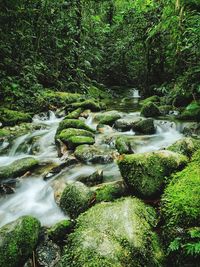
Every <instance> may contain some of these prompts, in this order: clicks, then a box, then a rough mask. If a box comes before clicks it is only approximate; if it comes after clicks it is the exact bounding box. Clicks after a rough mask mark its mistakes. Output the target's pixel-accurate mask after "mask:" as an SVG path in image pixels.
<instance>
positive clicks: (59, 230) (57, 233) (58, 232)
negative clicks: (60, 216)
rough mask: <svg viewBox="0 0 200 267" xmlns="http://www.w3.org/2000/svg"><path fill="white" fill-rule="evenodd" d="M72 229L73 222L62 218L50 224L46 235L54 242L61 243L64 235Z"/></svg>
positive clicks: (64, 237)
mask: <svg viewBox="0 0 200 267" xmlns="http://www.w3.org/2000/svg"><path fill="white" fill-rule="evenodd" d="M72 229H73V222H72V221H70V220H63V221H61V222H58V223H57V224H55V225H54V226H52V227H51V228H50V229H49V230H48V231H47V233H48V236H49V237H50V239H51V240H53V241H54V242H56V243H62V242H63V241H64V240H65V239H66V236H67V235H68V234H69V233H71V231H72Z"/></svg>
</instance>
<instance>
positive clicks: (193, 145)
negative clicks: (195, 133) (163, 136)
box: [167, 137, 200, 158]
mask: <svg viewBox="0 0 200 267" xmlns="http://www.w3.org/2000/svg"><path fill="white" fill-rule="evenodd" d="M198 149H200V140H198V139H194V138H191V137H186V138H182V139H180V140H178V141H176V142H175V143H174V144H172V145H171V146H169V147H168V148H167V150H171V151H173V152H177V153H180V154H183V155H185V156H186V157H188V158H191V157H192V155H193V154H194V153H195V152H196V151H197V150H198Z"/></svg>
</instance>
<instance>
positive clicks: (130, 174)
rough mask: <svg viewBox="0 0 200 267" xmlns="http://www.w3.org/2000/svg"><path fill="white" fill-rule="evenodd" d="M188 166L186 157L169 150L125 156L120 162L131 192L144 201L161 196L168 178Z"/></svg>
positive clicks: (121, 170)
mask: <svg viewBox="0 0 200 267" xmlns="http://www.w3.org/2000/svg"><path fill="white" fill-rule="evenodd" d="M186 164H187V158H186V157H185V156H183V155H181V154H178V153H174V152H172V151H167V150H163V151H156V152H149V153H142V154H134V155H124V156H123V157H122V158H121V159H120V160H119V161H118V165H119V168H120V172H121V175H122V177H123V179H124V181H125V182H126V184H127V186H128V188H129V190H130V192H131V193H132V194H135V195H137V196H139V197H141V198H144V199H149V198H154V197H157V196H159V195H160V194H161V193H162V190H163V188H164V185H165V179H166V177H169V176H170V175H171V174H172V173H173V172H176V171H178V170H181V169H182V168H183V167H184V166H185V165H186Z"/></svg>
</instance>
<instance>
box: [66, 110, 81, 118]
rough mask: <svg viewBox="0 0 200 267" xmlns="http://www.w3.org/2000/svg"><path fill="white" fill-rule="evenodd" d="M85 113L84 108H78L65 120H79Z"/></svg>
mask: <svg viewBox="0 0 200 267" xmlns="http://www.w3.org/2000/svg"><path fill="white" fill-rule="evenodd" d="M82 112H83V109H82V108H77V109H75V110H74V111H72V112H70V113H69V114H68V115H67V116H65V118H64V120H65V119H78V118H79V117H80V115H81V113H82Z"/></svg>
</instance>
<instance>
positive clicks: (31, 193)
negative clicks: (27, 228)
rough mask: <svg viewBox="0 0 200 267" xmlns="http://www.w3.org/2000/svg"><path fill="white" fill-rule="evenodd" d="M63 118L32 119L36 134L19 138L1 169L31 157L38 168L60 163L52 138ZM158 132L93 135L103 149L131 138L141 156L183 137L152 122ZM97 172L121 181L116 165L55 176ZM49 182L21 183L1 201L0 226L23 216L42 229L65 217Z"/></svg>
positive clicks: (34, 178) (1, 159) (35, 178)
mask: <svg viewBox="0 0 200 267" xmlns="http://www.w3.org/2000/svg"><path fill="white" fill-rule="evenodd" d="M138 115H139V114H138V113H129V114H124V117H126V116H127V117H133V116H136V117H137V116H138ZM93 118H94V114H91V115H90V116H89V117H88V118H87V119H86V121H85V122H86V124H87V125H89V126H91V127H93V128H95V127H96V123H95V121H94V119H93ZM61 120H62V118H57V117H56V116H55V114H54V113H53V112H50V113H49V116H47V115H44V114H43V115H41V116H39V115H38V116H35V117H34V119H33V124H35V125H37V126H38V128H39V130H35V131H33V132H31V133H27V134H25V135H23V136H20V137H18V138H17V139H16V140H15V141H14V142H13V144H12V147H11V148H10V150H9V151H8V153H7V154H6V155H1V156H0V166H6V165H8V164H10V163H12V162H13V161H15V160H16V159H20V158H24V157H28V156H32V157H35V158H37V159H38V160H39V161H40V163H41V164H43V165H45V164H46V165H47V164H49V163H51V162H53V163H57V164H59V163H61V159H59V158H58V156H57V151H56V147H55V144H54V137H55V133H56V129H57V127H58V125H59V122H60V121H61ZM155 124H156V128H157V132H156V134H154V135H150V136H136V135H135V133H134V132H133V131H128V132H125V133H121V132H118V131H117V130H115V129H113V128H111V127H109V126H108V127H107V128H106V129H105V131H104V133H103V134H97V135H96V143H97V144H98V145H105V144H104V139H105V138H109V137H112V136H115V135H121V134H123V135H131V136H132V137H133V138H135V140H136V141H137V147H136V152H137V153H143V152H147V151H154V150H159V149H161V148H164V147H166V146H168V145H170V144H172V143H174V142H175V141H177V140H178V139H180V138H181V137H182V134H181V133H180V132H179V131H178V129H177V126H176V124H175V123H172V122H167V121H155ZM97 169H103V171H104V175H105V180H106V181H111V180H119V179H121V176H120V173H119V170H118V167H117V164H116V163H112V164H107V165H100V164H96V165H86V164H78V165H75V166H73V167H70V168H66V169H64V170H63V171H62V172H61V173H60V174H58V175H57V176H56V178H54V179H57V180H59V179H60V180H63V181H64V182H66V181H70V180H71V181H72V180H76V179H77V178H78V177H79V176H81V175H82V174H83V173H84V174H88V175H90V174H92V173H93V172H94V171H95V170H97ZM51 183H52V181H51V180H49V181H44V180H43V176H42V175H41V174H37V173H36V174H35V173H33V174H32V175H31V176H30V177H24V178H22V179H20V181H19V184H18V185H17V188H16V192H15V193H14V194H11V195H6V196H3V197H0V226H2V225H4V224H6V223H8V222H10V221H13V220H15V219H16V218H18V217H20V216H22V215H33V216H35V217H37V218H38V219H39V220H40V221H41V223H42V224H43V225H47V226H50V225H52V224H55V223H56V222H58V221H60V220H61V219H63V218H66V216H65V215H64V214H63V213H62V212H61V210H60V208H59V207H58V206H57V204H56V203H55V200H54V192H53V189H52V187H51Z"/></svg>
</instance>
